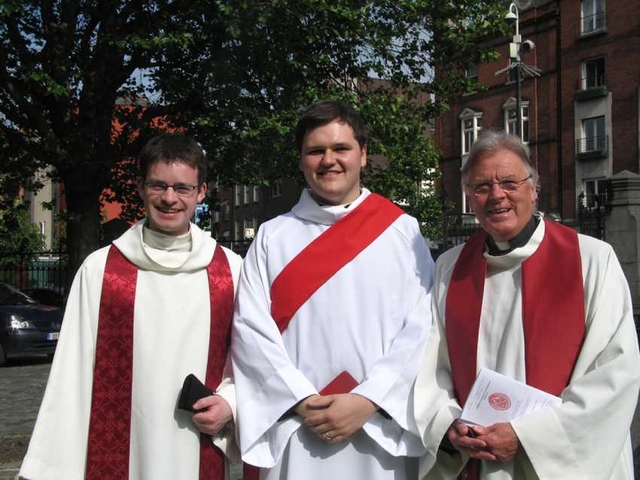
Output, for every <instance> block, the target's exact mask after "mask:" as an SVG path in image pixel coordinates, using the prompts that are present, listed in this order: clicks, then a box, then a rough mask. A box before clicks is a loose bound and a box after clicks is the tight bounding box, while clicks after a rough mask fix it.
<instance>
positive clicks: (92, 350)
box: [19, 133, 241, 480]
mask: <svg viewBox="0 0 640 480" xmlns="http://www.w3.org/2000/svg"><path fill="white" fill-rule="evenodd" d="M205 182H206V158H205V155H204V152H203V150H202V148H201V147H200V146H199V145H198V143H197V142H196V141H195V140H194V139H192V138H190V137H188V136H186V135H184V134H180V133H163V134H160V135H158V136H157V137H155V138H153V139H151V140H150V141H149V142H148V143H147V144H146V146H145V147H144V149H143V150H142V152H141V154H140V177H139V179H138V190H139V193H140V196H141V197H142V200H143V202H144V207H145V211H146V219H144V220H142V221H141V222H139V223H138V224H136V225H135V226H134V227H132V228H131V229H129V230H128V231H127V232H126V233H124V234H123V235H122V236H121V237H120V238H118V239H117V240H115V241H114V242H113V244H112V245H111V246H107V247H105V248H102V249H100V250H98V251H96V252H94V253H92V254H91V255H89V256H88V257H87V259H86V260H85V262H84V263H83V265H82V266H81V267H80V270H79V271H78V273H77V275H76V277H75V279H74V282H73V285H72V287H71V291H70V294H69V299H68V303H67V307H66V312H65V317H64V321H63V326H62V331H61V335H60V341H59V343H58V347H57V350H56V355H55V358H54V361H53V365H52V369H51V374H50V376H49V382H48V384H47V389H46V392H45V395H44V399H43V402H42V406H41V408H40V412H39V414H38V419H37V421H36V425H35V429H34V432H33V436H32V439H31V442H30V444H29V450H28V453H27V456H26V457H25V460H24V462H23V464H22V467H21V470H20V474H19V475H20V476H21V477H22V478H26V479H33V480H48V479H50V480H61V479H65V480H79V479H83V478H87V479H107V478H108V479H126V478H128V479H131V480H134V479H140V480H142V479H146V480H149V479H153V480H162V479H167V480H175V479H180V480H197V479H199V478H203V477H206V478H207V479H220V480H221V479H223V478H225V474H226V472H225V470H226V461H225V458H224V455H223V453H222V451H221V450H220V449H222V450H226V451H228V452H231V450H232V449H233V448H234V446H235V443H234V440H233V438H232V437H233V428H223V427H226V424H227V423H228V422H229V421H230V420H231V419H232V413H233V412H232V410H233V409H234V408H235V391H234V387H233V384H232V382H231V381H230V380H229V377H230V375H229V374H230V372H231V368H230V365H229V366H225V364H226V354H227V350H228V345H229V343H230V327H231V318H232V315H233V300H234V285H235V284H236V282H237V278H238V276H239V271H240V266H241V259H240V258H239V257H238V256H237V255H235V254H234V253H232V252H230V251H229V250H226V249H223V248H222V247H220V246H219V245H217V244H216V242H215V241H214V240H213V239H212V238H211V237H210V236H209V235H208V234H207V233H205V232H204V231H202V230H200V229H199V228H198V227H197V226H196V225H194V224H192V223H191V222H190V219H191V218H192V217H193V215H194V212H195V208H196V205H197V203H199V202H201V201H202V200H203V198H204V196H205V193H206V190H207V184H206V183H205ZM189 374H193V375H195V376H196V377H197V378H198V379H199V380H201V381H202V382H204V383H205V384H206V386H207V387H209V388H210V390H211V391H216V390H217V394H216V395H211V394H208V395H205V396H204V398H201V399H200V400H198V401H197V402H196V403H195V404H194V405H193V406H192V407H193V410H194V411H197V412H198V413H192V412H189V411H185V410H180V409H178V408H177V403H178V398H179V395H180V393H181V388H182V385H183V381H184V380H185V378H186V377H187V376H188V375H189ZM220 432H223V433H222V434H219V433H220ZM236 448H237V447H236Z"/></svg>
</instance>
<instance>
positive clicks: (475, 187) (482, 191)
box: [467, 175, 531, 197]
mask: <svg viewBox="0 0 640 480" xmlns="http://www.w3.org/2000/svg"><path fill="white" fill-rule="evenodd" d="M530 178H531V175H529V176H527V178H523V179H522V180H512V179H510V178H505V179H504V180H492V181H491V182H480V183H467V188H468V189H470V190H472V191H473V194H474V195H475V196H476V197H482V196H484V195H488V194H489V192H490V191H491V189H492V188H493V186H494V185H498V187H500V190H502V191H503V192H515V191H517V190H518V188H520V185H522V184H523V183H524V182H526V181H527V180H529V179H530Z"/></svg>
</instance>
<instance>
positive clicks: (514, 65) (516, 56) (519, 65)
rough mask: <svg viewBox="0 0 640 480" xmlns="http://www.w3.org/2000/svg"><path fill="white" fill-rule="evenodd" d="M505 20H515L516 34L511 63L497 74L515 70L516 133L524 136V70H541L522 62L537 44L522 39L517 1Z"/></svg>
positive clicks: (511, 47)
mask: <svg viewBox="0 0 640 480" xmlns="http://www.w3.org/2000/svg"><path fill="white" fill-rule="evenodd" d="M504 18H505V20H508V21H511V22H515V24H516V34H515V35H514V36H513V38H512V40H511V43H510V44H509V65H508V66H507V67H506V68H503V69H502V70H498V71H497V72H496V73H495V75H500V74H502V73H504V72H509V71H511V70H515V75H516V135H518V137H520V138H522V108H521V104H522V95H521V82H522V72H523V71H524V72H525V73H528V74H529V75H531V76H532V77H533V76H540V73H541V70H540V69H539V68H538V67H535V66H533V65H527V64H525V63H523V62H522V55H523V54H524V53H527V52H530V51H531V50H533V49H534V48H535V44H534V43H533V42H532V41H531V40H525V41H524V42H523V41H522V36H521V35H520V16H519V14H518V6H517V5H516V4H515V3H512V4H511V5H509V11H508V12H507V14H506V15H505V16H504Z"/></svg>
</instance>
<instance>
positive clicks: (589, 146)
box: [582, 115, 607, 153]
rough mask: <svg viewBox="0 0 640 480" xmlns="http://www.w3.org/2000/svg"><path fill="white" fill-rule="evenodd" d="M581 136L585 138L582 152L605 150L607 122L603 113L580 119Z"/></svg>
mask: <svg viewBox="0 0 640 480" xmlns="http://www.w3.org/2000/svg"><path fill="white" fill-rule="evenodd" d="M582 138H584V139H585V149H584V151H583V152H582V153H589V152H597V151H601V150H606V148H607V145H606V144H605V143H606V140H607V122H606V119H605V117H604V115H600V116H598V117H591V118H583V119H582Z"/></svg>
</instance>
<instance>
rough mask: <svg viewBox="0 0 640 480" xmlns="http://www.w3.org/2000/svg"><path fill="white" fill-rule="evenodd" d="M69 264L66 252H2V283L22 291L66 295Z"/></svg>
mask: <svg viewBox="0 0 640 480" xmlns="http://www.w3.org/2000/svg"><path fill="white" fill-rule="evenodd" d="M67 264H68V255H67V254H66V253H65V252H43V253H39V254H25V253H22V252H2V261H1V262H0V282H3V283H8V284H9V285H12V286H14V287H16V288H18V289H20V290H30V289H39V290H50V291H52V292H55V293H58V294H60V295H65V293H66V292H65V287H66V285H67V281H66V280H67Z"/></svg>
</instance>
